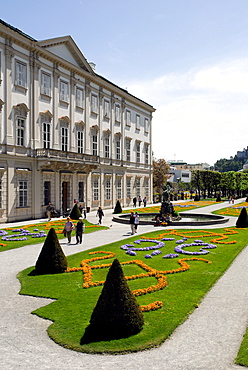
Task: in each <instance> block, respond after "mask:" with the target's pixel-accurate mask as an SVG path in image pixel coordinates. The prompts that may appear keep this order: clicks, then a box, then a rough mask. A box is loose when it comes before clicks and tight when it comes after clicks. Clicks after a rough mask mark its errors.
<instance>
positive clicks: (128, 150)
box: [126, 140, 131, 162]
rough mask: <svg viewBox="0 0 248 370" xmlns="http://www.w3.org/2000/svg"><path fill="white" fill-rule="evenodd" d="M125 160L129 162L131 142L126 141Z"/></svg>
mask: <svg viewBox="0 0 248 370" xmlns="http://www.w3.org/2000/svg"><path fill="white" fill-rule="evenodd" d="M126 159H127V161H128V162H130V161H131V140H126Z"/></svg>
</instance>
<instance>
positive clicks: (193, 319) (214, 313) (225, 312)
mask: <svg viewBox="0 0 248 370" xmlns="http://www.w3.org/2000/svg"><path fill="white" fill-rule="evenodd" d="M240 201H241V200H240ZM217 206H219V207H220V206H221V207H220V208H222V207H223V204H222V205H219V204H218V205H217V204H216V205H214V206H211V207H217ZM203 210H204V212H210V211H211V208H210V207H206V208H202V209H201V211H203ZM87 218H88V220H89V221H93V222H95V223H96V220H97V219H96V217H95V212H91V213H90V214H88V215H87ZM111 220H112V215H111V211H105V217H104V219H103V225H106V226H110V225H112V227H110V228H109V229H108V230H104V231H98V232H97V234H96V233H92V234H86V235H84V242H83V249H84V250H86V249H90V248H92V247H93V246H100V245H103V244H106V243H109V242H112V241H117V240H120V239H124V238H126V237H128V236H129V235H130V234H129V232H130V230H129V227H128V225H123V224H113V223H112V221H111ZM234 220H235V219H231V221H230V222H229V225H227V224H226V225H225V226H232V225H234ZM39 221H40V222H41V221H44V220H39ZM30 223H33V221H30ZM22 224H23V222H22ZM18 225H20V224H19V223H15V224H14V225H13V226H18ZM1 226H2V227H3V226H5V227H6V225H1ZM1 226H0V227H1ZM9 226H10V225H9ZM11 226H12V225H11ZM204 228H206V227H204ZM211 228H212V226H211ZM153 230H154V228H153V227H152V226H142V227H141V226H139V233H141V232H142V233H144V232H148V231H153ZM61 244H62V246H63V250H64V251H65V254H67V255H69V254H73V253H76V252H78V251H80V250H82V246H78V245H76V244H71V245H67V244H66V243H65V240H62V242H61ZM41 246H42V245H41V244H39V245H30V246H26V247H23V248H19V249H13V250H9V251H6V252H2V253H0V262H1V269H0V292H1V298H0V317H1V320H0V328H1V329H0V369H1V370H12V369H15V370H16V369H19V370H36V369H37V370H45V369H53V370H64V369H68V368H71V369H75V370H78V369H82V368H84V369H87V370H115V369H116V368H122V369H123V370H134V369H135V370H158V369H159V370H161V369H164V370H216V369H218V370H234V369H242V368H241V367H239V366H236V365H234V363H233V362H234V358H235V356H236V354H237V351H238V349H239V346H240V343H241V340H242V336H243V333H244V331H245V329H246V324H247V319H248V309H247V298H248V269H247V265H248V247H246V248H245V249H244V250H243V252H242V253H240V255H239V256H238V257H237V258H236V260H235V261H234V262H233V264H232V265H231V267H230V268H229V269H228V271H227V272H226V273H225V274H224V275H223V277H222V278H221V279H220V280H219V281H218V282H217V283H216V285H215V286H214V287H213V288H212V289H211V290H210V291H209V293H208V294H207V295H206V297H205V298H204V300H203V301H202V303H201V304H200V306H199V308H198V309H196V310H195V311H194V312H193V313H192V314H191V315H190V316H189V318H188V319H187V320H186V321H185V322H184V323H183V324H182V325H181V326H179V327H178V328H177V329H176V330H175V332H174V333H173V334H172V336H171V337H170V339H168V340H166V341H165V343H164V344H162V345H161V346H160V347H159V348H154V349H152V350H150V351H145V352H140V353H132V354H126V355H118V356H110V355H104V356H102V355H88V354H83V353H77V352H74V351H70V350H67V349H65V348H62V347H60V346H59V345H57V344H55V343H54V342H53V341H52V340H50V339H49V337H48V336H47V333H46V328H47V327H48V325H49V324H50V322H49V321H47V320H42V319H40V318H38V317H37V316H35V315H31V314H30V312H31V311H33V310H35V309H36V308H38V307H41V306H43V305H46V304H47V303H48V302H49V301H50V300H47V299H42V298H34V297H27V296H20V295H18V292H19V290H20V283H19V281H18V280H17V278H16V274H17V273H18V272H19V271H21V270H23V269H25V268H27V267H29V266H32V265H34V264H35V262H36V260H37V257H38V255H39V252H40V249H41Z"/></svg>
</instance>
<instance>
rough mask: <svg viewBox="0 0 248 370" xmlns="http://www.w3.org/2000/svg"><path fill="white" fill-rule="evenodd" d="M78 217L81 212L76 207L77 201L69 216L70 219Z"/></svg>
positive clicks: (80, 215)
mask: <svg viewBox="0 0 248 370" xmlns="http://www.w3.org/2000/svg"><path fill="white" fill-rule="evenodd" d="M79 217H82V213H81V212H80V209H79V208H78V205H77V203H75V205H74V207H73V208H72V210H71V213H70V218H71V219H72V220H78V219H79Z"/></svg>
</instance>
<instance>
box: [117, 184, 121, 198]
mask: <svg viewBox="0 0 248 370" xmlns="http://www.w3.org/2000/svg"><path fill="white" fill-rule="evenodd" d="M121 190H122V189H121V179H118V180H117V199H121V198H122V195H121V193H122V191H121Z"/></svg>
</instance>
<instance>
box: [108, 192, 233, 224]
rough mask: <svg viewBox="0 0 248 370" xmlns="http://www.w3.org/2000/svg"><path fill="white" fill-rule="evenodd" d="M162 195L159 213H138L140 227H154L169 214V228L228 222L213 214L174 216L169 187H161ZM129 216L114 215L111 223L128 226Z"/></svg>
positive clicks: (222, 217) (224, 218) (226, 219)
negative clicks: (158, 220) (157, 220)
mask: <svg viewBox="0 0 248 370" xmlns="http://www.w3.org/2000/svg"><path fill="white" fill-rule="evenodd" d="M162 188H163V195H162V202H161V208H160V212H159V213H139V219H140V221H139V223H140V225H155V224H156V217H162V215H167V214H170V216H171V220H172V221H170V224H169V226H170V227H171V226H204V225H216V224H224V223H226V222H228V220H229V219H228V218H227V217H224V216H220V215H214V214H211V213H209V214H206V213H205V214H200V213H194V214H193V213H186V212H184V213H183V214H180V216H178V215H176V213H175V211H174V208H173V204H172V203H171V201H170V190H171V187H170V186H169V185H166V186H163V187H162ZM129 218H130V214H127V213H126V214H122V215H114V217H113V221H115V222H119V223H124V224H128V223H129Z"/></svg>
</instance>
